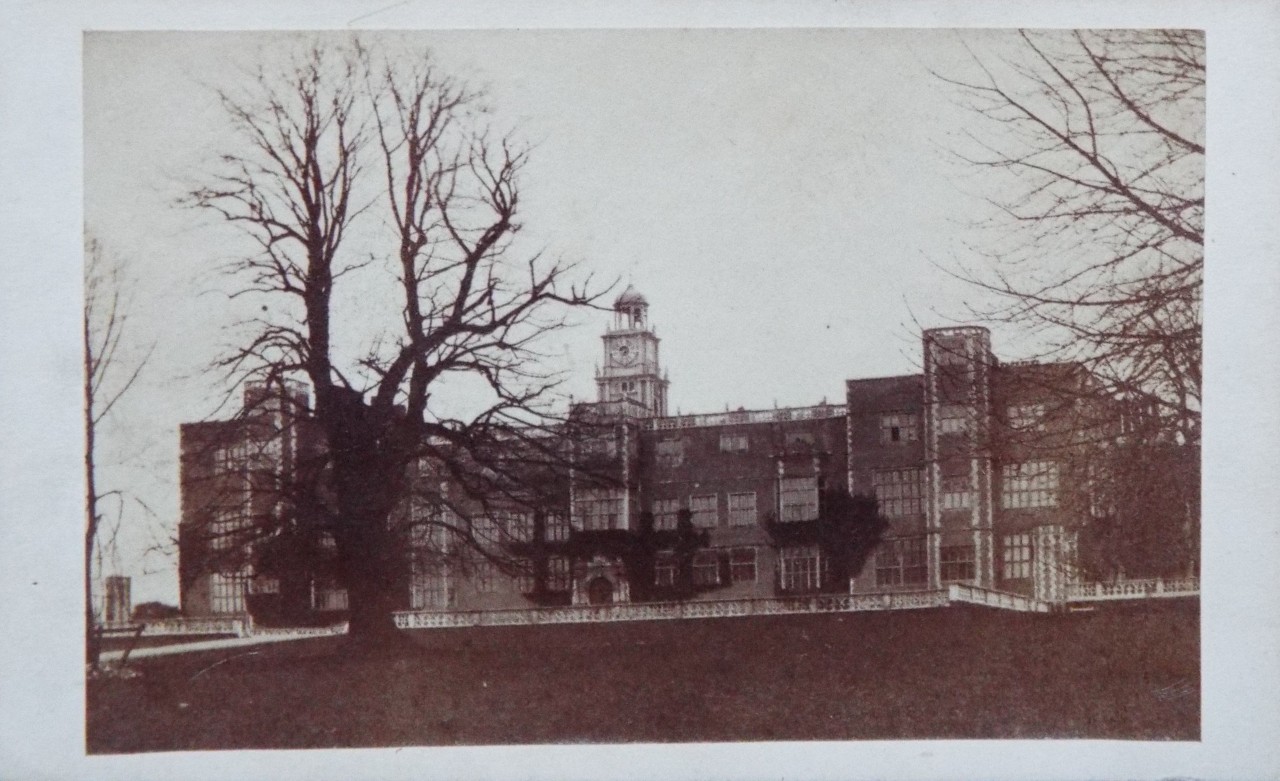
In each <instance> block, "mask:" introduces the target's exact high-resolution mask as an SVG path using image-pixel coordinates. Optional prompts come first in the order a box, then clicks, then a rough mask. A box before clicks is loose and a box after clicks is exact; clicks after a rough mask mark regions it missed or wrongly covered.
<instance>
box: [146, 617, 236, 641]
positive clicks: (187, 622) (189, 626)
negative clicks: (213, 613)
mask: <svg viewBox="0 0 1280 781" xmlns="http://www.w3.org/2000/svg"><path fill="white" fill-rule="evenodd" d="M252 634H256V632H255V630H254V627H253V620H252V619H251V618H249V617H248V616H218V617H209V618H166V619H162V620H159V621H147V622H145V624H144V625H143V629H142V636H143V637H151V636H155V635H235V636H236V637H248V636H249V635H252Z"/></svg>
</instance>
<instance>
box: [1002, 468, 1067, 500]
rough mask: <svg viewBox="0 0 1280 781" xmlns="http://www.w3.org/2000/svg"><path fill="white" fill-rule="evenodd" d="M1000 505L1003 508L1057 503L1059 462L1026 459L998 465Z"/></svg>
mask: <svg viewBox="0 0 1280 781" xmlns="http://www.w3.org/2000/svg"><path fill="white" fill-rule="evenodd" d="M1000 471H1001V478H1002V480H1001V488H1002V491H1001V506H1002V507H1004V508H1005V509H1006V510H1012V509H1024V508H1028V507H1057V506H1058V465H1057V464H1055V463H1053V462H1051V461H1028V462H1026V463H1022V464H1005V465H1004V466H1003V467H1001V470H1000Z"/></svg>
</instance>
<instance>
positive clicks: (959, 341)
mask: <svg viewBox="0 0 1280 781" xmlns="http://www.w3.org/2000/svg"><path fill="white" fill-rule="evenodd" d="M930 353H931V354H932V355H933V362H934V363H936V364H938V365H940V366H952V365H956V364H964V363H966V362H968V360H969V355H968V351H966V350H965V343H964V339H963V338H962V337H958V336H949V337H941V338H936V339H934V340H933V345H932V349H931V350H930Z"/></svg>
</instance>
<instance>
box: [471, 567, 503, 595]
mask: <svg viewBox="0 0 1280 781" xmlns="http://www.w3.org/2000/svg"><path fill="white" fill-rule="evenodd" d="M471 582H472V583H474V584H475V587H476V591H478V592H480V593H481V594H489V593H492V592H494V591H497V590H498V569H497V567H495V566H494V564H493V562H492V561H488V560H483V561H477V562H476V563H475V567H474V568H473V569H472V571H471Z"/></svg>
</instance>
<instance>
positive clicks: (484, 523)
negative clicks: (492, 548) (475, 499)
mask: <svg viewBox="0 0 1280 781" xmlns="http://www.w3.org/2000/svg"><path fill="white" fill-rule="evenodd" d="M498 527H499V522H498V519H497V518H496V517H494V514H493V513H492V512H491V511H488V510H481V511H480V514H479V515H477V516H475V517H474V518H472V519H471V534H472V536H474V537H475V539H476V542H479V543H481V544H482V545H492V544H494V543H496V542H498V539H499V535H500V534H501V532H500V531H499V528H498Z"/></svg>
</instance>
